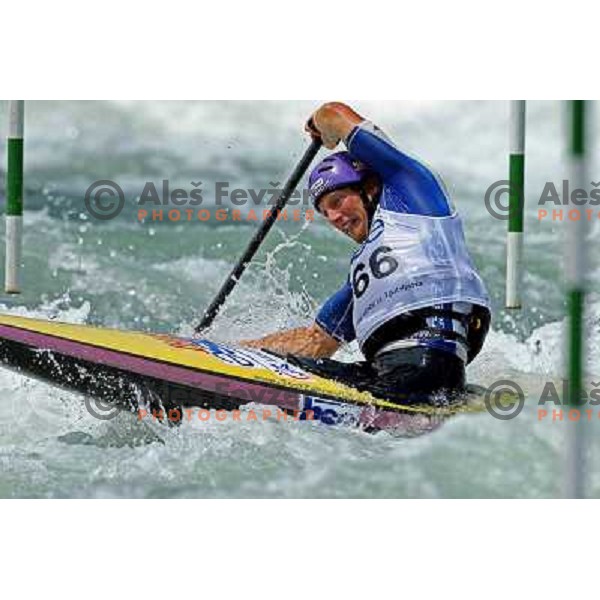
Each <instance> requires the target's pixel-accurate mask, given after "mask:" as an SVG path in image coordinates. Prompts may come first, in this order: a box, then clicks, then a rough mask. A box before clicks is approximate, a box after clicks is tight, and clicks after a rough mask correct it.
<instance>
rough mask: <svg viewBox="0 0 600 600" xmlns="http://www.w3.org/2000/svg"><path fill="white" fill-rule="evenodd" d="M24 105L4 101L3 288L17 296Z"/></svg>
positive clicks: (21, 224)
mask: <svg viewBox="0 0 600 600" xmlns="http://www.w3.org/2000/svg"><path fill="white" fill-rule="evenodd" d="M24 110H25V102H24V101H23V100H9V101H8V139H7V146H8V147H7V155H8V164H7V168H6V263H5V280H4V289H5V291H6V292H7V293H9V294H18V293H19V292H20V291H21V289H20V285H19V271H20V266H21V254H22V247H23V240H22V235H23V120H24Z"/></svg>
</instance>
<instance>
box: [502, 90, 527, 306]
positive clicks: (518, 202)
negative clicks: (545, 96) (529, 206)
mask: <svg viewBox="0 0 600 600" xmlns="http://www.w3.org/2000/svg"><path fill="white" fill-rule="evenodd" d="M508 162H509V167H508V170H509V181H510V195H509V206H508V235H507V239H506V301H505V305H506V308H521V282H522V280H523V220H524V219H523V214H524V205H525V100H512V101H511V103H510V155H509V159H508Z"/></svg>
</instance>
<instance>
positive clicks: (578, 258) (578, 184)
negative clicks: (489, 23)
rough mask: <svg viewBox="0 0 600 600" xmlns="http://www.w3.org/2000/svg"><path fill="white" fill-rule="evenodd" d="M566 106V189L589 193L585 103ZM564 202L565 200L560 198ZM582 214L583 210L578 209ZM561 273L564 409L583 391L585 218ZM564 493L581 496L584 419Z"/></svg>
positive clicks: (577, 428)
mask: <svg viewBox="0 0 600 600" xmlns="http://www.w3.org/2000/svg"><path fill="white" fill-rule="evenodd" d="M568 108H569V135H570V140H569V155H570V156H569V158H570V163H571V164H570V175H571V185H570V186H569V188H570V189H571V190H574V189H584V190H586V191H588V192H589V185H590V180H589V179H588V174H589V173H588V164H587V148H586V132H587V129H588V128H587V123H586V121H587V119H586V117H587V115H586V112H587V110H586V109H587V106H586V102H585V101H584V100H571V101H569V102H568ZM563 201H566V199H563ZM581 212H582V213H583V211H581ZM567 226H568V230H567V240H566V241H567V248H566V264H565V274H566V280H567V306H568V314H567V323H568V328H567V337H566V355H567V356H566V367H567V377H568V387H567V389H568V398H567V402H568V408H569V409H570V410H571V409H573V408H576V407H578V406H580V404H581V397H582V391H583V371H584V364H585V361H584V351H585V340H584V330H583V315H584V304H585V294H586V268H587V258H586V245H585V239H586V233H587V222H586V219H585V217H584V216H583V215H582V218H580V219H579V220H571V221H568V223H567ZM566 425H567V439H566V441H567V444H566V472H565V490H564V492H565V496H566V497H567V498H583V497H584V495H585V485H584V484H585V439H584V430H585V420H584V415H583V411H582V414H581V416H580V418H579V420H577V421H575V422H569V421H568V422H567V423H566Z"/></svg>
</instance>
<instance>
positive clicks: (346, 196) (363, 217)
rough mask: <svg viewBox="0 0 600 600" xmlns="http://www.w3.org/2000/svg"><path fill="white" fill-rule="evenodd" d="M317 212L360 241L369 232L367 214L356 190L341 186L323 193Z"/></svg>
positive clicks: (364, 238) (363, 239) (365, 237)
mask: <svg viewBox="0 0 600 600" xmlns="http://www.w3.org/2000/svg"><path fill="white" fill-rule="evenodd" d="M319 212H320V213H321V214H322V215H323V216H324V217H325V218H326V219H327V220H328V221H329V222H330V223H331V224H332V225H333V226H334V227H335V228H336V229H338V230H339V231H341V232H342V233H345V234H346V235H347V236H349V237H351V238H352V239H353V240H354V241H355V242H358V243H362V242H364V241H365V240H366V239H367V235H368V234H369V216H368V214H367V211H366V209H365V206H364V204H363V201H362V198H361V197H360V193H359V192H358V190H356V189H354V188H350V187H345V188H341V189H339V190H334V191H333V192H329V194H325V195H324V196H323V198H321V201H320V202H319Z"/></svg>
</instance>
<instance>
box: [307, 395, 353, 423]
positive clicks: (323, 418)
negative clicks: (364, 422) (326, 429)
mask: <svg viewBox="0 0 600 600" xmlns="http://www.w3.org/2000/svg"><path fill="white" fill-rule="evenodd" d="M300 409H301V411H302V413H301V415H300V420H301V421H304V420H311V421H320V422H321V423H324V424H325V425H358V423H359V422H360V416H361V413H362V411H363V408H362V407H360V406H355V405H353V404H346V403H345V402H336V401H335V400H329V399H327V400H326V399H325V398H317V397H316V396H307V395H303V396H302V399H301V404H300ZM307 415H310V418H309V417H308V416H307Z"/></svg>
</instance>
